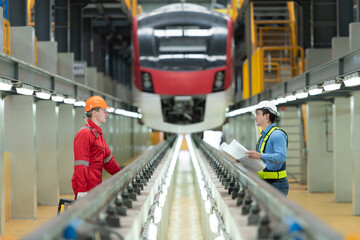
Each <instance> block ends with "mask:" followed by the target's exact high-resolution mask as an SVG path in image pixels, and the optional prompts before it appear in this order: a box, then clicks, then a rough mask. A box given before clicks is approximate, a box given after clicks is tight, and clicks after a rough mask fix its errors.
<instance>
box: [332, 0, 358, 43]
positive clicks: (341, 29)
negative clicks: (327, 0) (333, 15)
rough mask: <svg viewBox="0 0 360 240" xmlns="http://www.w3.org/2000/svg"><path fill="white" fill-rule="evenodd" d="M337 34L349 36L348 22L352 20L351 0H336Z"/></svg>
mask: <svg viewBox="0 0 360 240" xmlns="http://www.w3.org/2000/svg"><path fill="white" fill-rule="evenodd" d="M336 5H337V6H336V10H337V33H338V34H337V35H338V37H347V36H349V24H350V23H352V22H353V15H354V10H353V0H341V2H340V0H337V1H336Z"/></svg>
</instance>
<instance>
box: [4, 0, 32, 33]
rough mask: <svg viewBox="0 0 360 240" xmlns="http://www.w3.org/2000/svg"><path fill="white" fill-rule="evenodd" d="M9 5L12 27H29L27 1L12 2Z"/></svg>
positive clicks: (15, 0) (14, 0) (16, 0)
mask: <svg viewBox="0 0 360 240" xmlns="http://www.w3.org/2000/svg"><path fill="white" fill-rule="evenodd" d="M8 3H9V21H10V23H11V26H12V27H13V26H27V23H28V12H27V9H28V7H27V0H11V1H9V2H8Z"/></svg>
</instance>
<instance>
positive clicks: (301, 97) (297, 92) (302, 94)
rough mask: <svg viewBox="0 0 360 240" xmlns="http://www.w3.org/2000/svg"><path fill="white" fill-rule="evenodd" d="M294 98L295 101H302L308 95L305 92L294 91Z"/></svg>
mask: <svg viewBox="0 0 360 240" xmlns="http://www.w3.org/2000/svg"><path fill="white" fill-rule="evenodd" d="M295 96H296V98H297V99H304V98H307V97H308V96H309V93H308V92H307V91H305V90H298V91H296V93H295Z"/></svg>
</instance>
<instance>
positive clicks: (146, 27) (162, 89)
mask: <svg viewBox="0 0 360 240" xmlns="http://www.w3.org/2000/svg"><path fill="white" fill-rule="evenodd" d="M133 34H134V35H133V47H134V58H133V59H134V61H133V71H134V72H133V73H134V74H133V83H134V85H135V87H134V88H133V97H134V102H135V103H136V104H137V105H138V107H139V108H140V109H141V114H142V116H143V121H144V123H145V124H146V125H147V126H149V127H151V128H153V129H156V130H159V131H164V132H176V133H179V132H200V131H203V130H205V129H213V128H216V127H219V126H221V125H222V124H223V122H224V120H225V111H226V108H227V107H228V106H229V104H230V103H231V101H232V98H233V95H234V93H233V91H234V86H233V77H234V74H233V59H232V44H233V39H232V21H231V19H230V18H229V17H228V16H227V15H223V14H221V13H217V12H213V11H210V10H208V9H206V8H204V7H201V6H198V5H194V4H184V3H182V4H172V5H168V6H165V7H162V8H159V9H157V10H154V11H151V12H149V13H144V14H141V15H139V16H138V17H137V18H136V19H135V20H134V22H133Z"/></svg>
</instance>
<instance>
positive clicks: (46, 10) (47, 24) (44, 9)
mask: <svg viewBox="0 0 360 240" xmlns="http://www.w3.org/2000/svg"><path fill="white" fill-rule="evenodd" d="M51 15H52V14H51V3H50V0H36V1H35V35H36V36H37V39H38V41H50V40H51Z"/></svg>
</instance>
